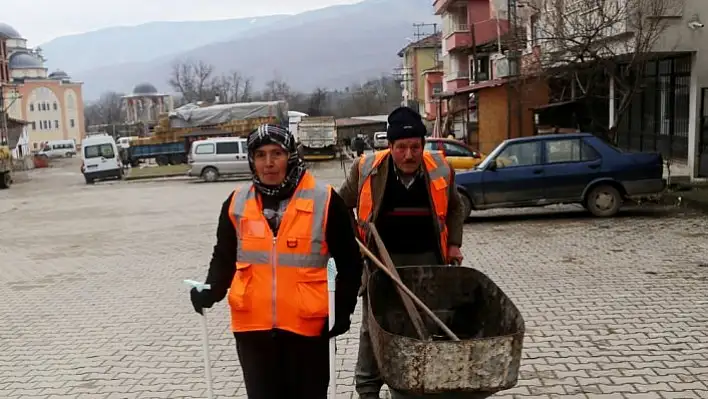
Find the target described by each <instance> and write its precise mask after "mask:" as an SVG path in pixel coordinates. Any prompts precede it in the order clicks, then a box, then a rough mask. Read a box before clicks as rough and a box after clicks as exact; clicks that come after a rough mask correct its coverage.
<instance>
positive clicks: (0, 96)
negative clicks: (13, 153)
mask: <svg viewBox="0 0 708 399" xmlns="http://www.w3.org/2000/svg"><path fill="white" fill-rule="evenodd" d="M8 108H9V107H8ZM0 111H1V113H2V130H0V145H8V144H9V135H8V132H7V109H6V108H5V85H4V84H3V83H0Z"/></svg>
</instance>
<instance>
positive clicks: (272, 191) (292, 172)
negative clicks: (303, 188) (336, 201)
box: [248, 124, 306, 198]
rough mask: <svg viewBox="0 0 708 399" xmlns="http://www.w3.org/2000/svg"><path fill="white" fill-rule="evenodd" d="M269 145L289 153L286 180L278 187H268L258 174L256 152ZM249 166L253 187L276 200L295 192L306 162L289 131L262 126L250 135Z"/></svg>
mask: <svg viewBox="0 0 708 399" xmlns="http://www.w3.org/2000/svg"><path fill="white" fill-rule="evenodd" d="M267 144H276V145H279V146H281V147H282V148H283V149H284V150H285V151H286V152H287V153H288V155H289V156H288V166H287V171H286V172H285V180H283V182H282V183H280V185H278V186H271V185H266V184H263V182H261V180H260V179H259V178H258V175H257V174H256V167H255V163H254V154H255V152H256V150H257V149H258V148H259V147H261V146H264V145H267ZM248 165H249V166H250V168H251V172H252V174H253V185H254V186H255V188H256V190H258V192H260V193H261V194H262V195H267V196H271V197H276V198H287V197H289V196H290V195H292V193H293V192H295V188H296V187H297V185H298V184H299V183H300V179H301V178H302V176H303V175H304V174H305V170H306V168H305V162H304V161H303V160H302V159H300V157H299V156H298V152H297V148H296V146H295V139H294V137H293V135H292V133H290V131H288V129H286V128H284V127H282V126H279V125H271V124H266V125H261V126H259V127H258V129H256V130H254V131H252V132H251V134H249V135H248Z"/></svg>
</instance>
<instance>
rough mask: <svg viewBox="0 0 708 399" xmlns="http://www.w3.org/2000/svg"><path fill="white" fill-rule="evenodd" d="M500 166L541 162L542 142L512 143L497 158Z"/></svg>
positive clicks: (506, 166) (537, 163)
mask: <svg viewBox="0 0 708 399" xmlns="http://www.w3.org/2000/svg"><path fill="white" fill-rule="evenodd" d="M496 162H497V167H498V168H508V167H514V166H531V165H540V164H541V142H540V141H529V142H526V143H512V144H509V145H508V146H507V147H506V148H504V149H503V150H502V152H500V153H499V155H498V156H497V158H496Z"/></svg>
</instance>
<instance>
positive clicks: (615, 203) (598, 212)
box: [585, 184, 622, 217]
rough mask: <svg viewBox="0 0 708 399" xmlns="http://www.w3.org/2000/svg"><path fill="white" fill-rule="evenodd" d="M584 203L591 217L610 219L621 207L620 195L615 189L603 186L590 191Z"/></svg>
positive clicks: (606, 185)
mask: <svg viewBox="0 0 708 399" xmlns="http://www.w3.org/2000/svg"><path fill="white" fill-rule="evenodd" d="M585 203H586V204H587V205H586V207H587V209H588V211H590V213H592V214H593V215H595V216H597V217H610V216H614V215H616V214H617V212H619V210H620V208H621V207H622V195H621V194H620V192H619V191H618V190H617V189H616V188H614V187H612V186H610V185H608V184H603V185H600V186H597V187H595V188H593V189H592V190H590V193H589V194H588V195H587V198H586V199H585Z"/></svg>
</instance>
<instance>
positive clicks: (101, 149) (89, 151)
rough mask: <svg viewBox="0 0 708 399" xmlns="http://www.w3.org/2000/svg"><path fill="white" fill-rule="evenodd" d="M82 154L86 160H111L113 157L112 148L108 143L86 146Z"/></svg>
mask: <svg viewBox="0 0 708 399" xmlns="http://www.w3.org/2000/svg"><path fill="white" fill-rule="evenodd" d="M84 154H85V156H86V158H87V159H88V158H98V157H103V158H113V156H114V155H115V153H114V152H113V146H112V145H110V144H108V143H105V144H96V145H89V146H86V147H84Z"/></svg>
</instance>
